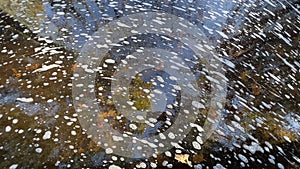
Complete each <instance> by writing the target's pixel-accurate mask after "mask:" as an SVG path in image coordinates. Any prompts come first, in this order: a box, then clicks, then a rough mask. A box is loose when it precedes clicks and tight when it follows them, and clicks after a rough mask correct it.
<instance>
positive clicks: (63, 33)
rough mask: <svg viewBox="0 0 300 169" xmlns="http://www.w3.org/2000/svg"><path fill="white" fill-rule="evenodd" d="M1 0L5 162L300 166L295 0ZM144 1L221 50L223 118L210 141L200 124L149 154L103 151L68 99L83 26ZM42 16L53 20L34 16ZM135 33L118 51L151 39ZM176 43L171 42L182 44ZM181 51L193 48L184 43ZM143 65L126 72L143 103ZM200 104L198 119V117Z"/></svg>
mask: <svg viewBox="0 0 300 169" xmlns="http://www.w3.org/2000/svg"><path fill="white" fill-rule="evenodd" d="M32 2H33V1H32ZM3 4H4V1H3V2H1V3H0V7H1V8H2V9H3V10H4V11H5V12H3V11H1V15H0V16H1V21H0V24H1V25H0V32H1V33H0V38H1V43H0V52H1V54H0V55H1V57H0V68H1V69H0V70H1V71H0V72H1V77H0V126H1V127H0V155H1V162H0V166H1V168H8V167H12V168H15V167H20V168H21V167H25V168H27V167H32V168H41V167H42V166H48V167H50V166H51V167H52V166H54V165H55V166H57V167H58V168H82V167H90V168H96V167H98V168H102V167H103V168H108V167H109V166H115V167H116V166H120V167H125V168H133V167H137V168H146V167H148V168H152V167H155V166H157V167H159V168H161V167H173V168H179V167H185V168H186V167H189V166H193V167H195V168H202V167H204V166H210V167H213V166H214V167H216V168H217V167H220V168H222V167H226V168H241V167H249V168H254V167H259V168H261V167H262V166H263V168H299V166H300V157H299V154H300V152H299V147H300V144H299V138H300V133H299V130H300V127H299V126H300V115H299V113H300V112H299V110H300V105H299V100H300V98H299V96H300V91H299V88H300V86H299V85H300V82H299V81H300V72H299V69H300V60H299V46H300V44H299V39H300V37H299V35H300V33H299V32H300V18H299V9H297V8H298V7H299V4H297V1H295V2H292V1H282V2H279V1H276V2H273V1H264V2H263V1H247V2H246V1H245V2H234V1H229V0H226V1H207V2H206V1H178V2H175V1H162V2H160V1H151V2H150V1H149V2H146V1H101V2H94V1H89V0H87V1H84V2H77V1H66V2H65V3H63V2H58V1H51V2H44V3H34V4H30V3H29V2H28V4H26V5H21V6H23V8H24V10H22V9H19V8H18V7H19V6H20V4H23V2H21V1H20V2H18V3H15V4H14V3H10V7H9V8H3V6H4V5H3ZM29 4H30V5H29ZM33 6H36V8H35V10H33V8H32V7H33ZM14 7H15V8H14ZM144 10H163V11H165V12H167V13H172V14H175V15H177V16H181V17H183V18H186V19H188V20H189V21H190V22H192V23H193V24H195V25H197V26H198V27H199V28H201V29H202V30H203V32H204V33H205V34H206V35H207V36H208V37H209V38H210V40H211V42H210V43H211V44H214V45H215V47H216V48H217V50H218V53H219V54H220V57H221V58H222V59H223V62H224V69H226V78H228V79H229V86H228V93H227V101H226V107H225V110H224V111H223V114H222V120H221V121H220V122H219V123H218V124H216V126H217V130H216V132H215V133H214V134H213V135H212V136H211V137H210V138H209V140H208V141H206V142H204V143H202V142H201V140H200V141H199V140H198V142H197V138H198V137H197V136H198V135H199V129H198V128H197V127H194V128H193V130H191V131H190V133H187V137H186V138H185V139H184V140H183V141H182V142H180V143H179V145H180V146H177V147H176V148H173V149H171V150H169V151H167V152H166V153H163V154H160V155H157V156H153V157H150V158H148V159H130V158H125V157H121V156H117V155H114V154H110V153H108V152H107V149H103V148H101V147H99V146H98V145H97V144H96V143H94V142H93V141H92V140H91V138H90V137H89V136H88V135H87V134H86V133H85V131H84V130H83V129H82V128H81V125H80V124H79V121H78V119H77V117H78V113H76V112H75V110H74V107H73V102H72V99H73V98H72V77H73V72H74V70H75V68H76V66H77V65H76V64H77V63H76V62H75V60H76V58H77V57H78V52H79V51H80V49H81V47H82V45H83V44H84V43H85V42H86V40H87V39H88V38H89V36H91V35H92V34H93V33H94V32H95V31H96V30H97V29H98V28H99V27H100V26H103V25H104V24H106V23H108V22H109V21H110V20H113V19H115V18H118V17H121V16H125V15H128V14H131V13H136V12H141V11H144ZM28 11H31V12H28ZM7 13H8V14H9V15H8V14H7ZM40 13H42V14H44V15H39V14H40ZM22 14H26V15H24V16H23V15H22ZM12 16H13V17H12ZM36 16H38V18H36ZM41 16H44V17H41ZM13 18H16V19H18V21H19V22H17V21H16V20H14V19H13ZM20 18H21V19H20ZM40 18H42V19H40ZM31 20H36V22H31ZM45 20H46V21H51V22H40V21H45ZM20 22H21V23H22V24H20ZM37 30H39V31H37ZM51 38H52V39H51ZM131 38H132V37H131ZM148 38H149V37H148ZM138 39H140V41H139V42H140V43H136V46H134V45H132V46H130V47H129V48H128V49H126V48H125V47H124V48H123V49H122V50H123V51H122V52H126V51H125V50H135V49H138V48H139V47H141V46H143V45H144V46H145V45H147V44H148V45H149V44H151V42H148V43H146V42H147V41H146V42H145V39H146V38H145V37H144V38H143V37H139V38H138ZM150 39H151V37H150ZM135 40H136V39H134V38H132V39H130V38H129V39H127V41H135ZM154 40H158V42H160V43H161V44H159V43H158V44H155V43H153V44H152V45H156V47H157V46H163V45H165V44H163V43H164V42H165V41H163V40H162V39H159V37H154ZM143 41H144V42H143ZM123 42H124V41H123ZM174 44H176V42H173V45H174ZM178 46H180V44H176V45H175V46H173V47H171V49H172V50H174V51H175V50H180V47H178ZM115 50H116V51H117V50H118V49H117V48H116V49H115ZM122 52H119V54H122ZM177 52H179V53H180V51H177ZM181 52H182V53H184V54H185V56H188V55H189V54H190V53H189V52H190V50H187V49H186V48H184V47H183V48H182V51H181ZM117 53H118V52H116V53H114V52H113V50H112V52H111V55H112V56H110V57H117V55H116V54H117ZM123 54H124V53H123ZM108 57H109V56H108ZM193 66H194V67H196V66H195V65H193ZM113 69H114V68H113V67H108V68H106V69H105V71H106V72H104V73H107V76H108V75H109V73H111V72H112V70H113ZM195 69H196V70H198V69H203V67H201V65H199V68H198V67H196V68H195ZM142 74H143V76H141V79H140V80H142V81H143V82H139V81H138V80H136V81H132V83H131V89H130V91H131V92H132V95H131V96H132V98H133V100H138V102H135V104H136V107H139V106H140V107H139V109H143V107H147V106H149V105H147V104H149V103H148V100H147V99H143V94H145V93H143V92H142V91H141V90H137V89H138V87H141V88H142V89H152V87H151V86H147V83H146V82H147V81H151V78H150V79H147V78H149V77H151V73H150V74H147V73H145V72H142ZM105 76H106V75H105ZM161 76H163V75H161ZM198 76H199V81H198V82H197V84H198V86H200V87H199V88H200V90H203V91H201V92H202V93H203V96H207V95H209V91H210V83H209V82H208V80H207V77H206V76H207V74H205V73H204V74H203V73H202V74H201V72H200V73H199V74H198ZM152 80H153V78H152ZM154 81H157V83H158V80H157V79H154ZM168 84H171V82H170V83H168ZM97 85H100V86H103V90H101V91H104V92H105V91H108V89H109V88H110V84H109V80H107V81H105V80H103V81H99V82H98V84H97ZM100 86H97V87H98V89H99V87H100ZM159 89H161V88H159ZM143 91H144V90H143ZM98 92H99V93H98V94H99V96H98V98H99V99H100V100H102V101H103V102H104V103H101V102H100V103H99V104H100V105H101V104H107V105H110V104H112V103H113V101H112V100H110V99H109V97H108V95H109V93H104V92H103V95H100V93H101V92H100V91H98ZM139 92H140V93H141V94H137V93H139ZM145 95H146V94H145ZM165 97H166V96H165ZM169 98H170V100H171V101H173V100H172V99H176V97H174V98H172V97H169ZM205 99H206V98H205ZM170 100H168V101H170ZM205 111H207V110H204V111H203V114H200V115H199V117H198V120H197V121H196V122H195V123H196V124H199V125H201V124H203V122H204V119H205V117H206V114H205ZM103 116H107V117H112V119H114V118H115V117H116V116H117V115H116V114H115V112H113V111H107V113H106V114H103ZM174 119H176V117H175V118H174ZM162 121H163V120H162ZM117 122H118V121H117ZM116 125H117V124H116ZM159 125H160V124H157V126H159ZM137 126H138V127H139V128H141V130H140V131H142V132H144V131H148V130H147V127H146V126H143V125H140V126H139V125H138V124H137ZM116 127H119V126H116ZM148 129H149V127H148ZM120 130H122V129H120ZM195 142H197V143H195ZM198 144H199V146H200V144H201V146H200V148H199V146H198Z"/></svg>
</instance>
